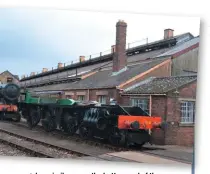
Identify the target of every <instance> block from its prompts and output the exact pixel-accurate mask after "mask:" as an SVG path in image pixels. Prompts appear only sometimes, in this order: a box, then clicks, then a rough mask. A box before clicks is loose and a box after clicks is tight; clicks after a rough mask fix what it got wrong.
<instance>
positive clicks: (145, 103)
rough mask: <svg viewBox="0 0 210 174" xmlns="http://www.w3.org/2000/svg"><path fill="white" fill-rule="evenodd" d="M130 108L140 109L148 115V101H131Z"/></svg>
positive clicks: (137, 99) (134, 99)
mask: <svg viewBox="0 0 210 174" xmlns="http://www.w3.org/2000/svg"><path fill="white" fill-rule="evenodd" d="M131 106H137V107H140V108H141V109H142V110H143V111H145V112H147V113H149V99H139V98H133V99H131Z"/></svg>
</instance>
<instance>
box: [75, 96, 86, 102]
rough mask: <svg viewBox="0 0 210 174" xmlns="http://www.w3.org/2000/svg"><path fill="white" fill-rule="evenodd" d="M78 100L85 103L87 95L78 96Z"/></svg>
mask: <svg viewBox="0 0 210 174" xmlns="http://www.w3.org/2000/svg"><path fill="white" fill-rule="evenodd" d="M80 97H82V98H83V100H80ZM77 100H79V101H85V95H78V96H77Z"/></svg>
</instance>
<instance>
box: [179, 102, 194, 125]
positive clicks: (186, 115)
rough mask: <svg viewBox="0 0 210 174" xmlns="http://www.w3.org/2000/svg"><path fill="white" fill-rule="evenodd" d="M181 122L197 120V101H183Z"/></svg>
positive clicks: (191, 122) (186, 122) (192, 122)
mask: <svg viewBox="0 0 210 174" xmlns="http://www.w3.org/2000/svg"><path fill="white" fill-rule="evenodd" d="M180 110H181V114H180V117H181V118H180V120H181V121H180V122H181V124H194V122H195V101H181V106H180Z"/></svg>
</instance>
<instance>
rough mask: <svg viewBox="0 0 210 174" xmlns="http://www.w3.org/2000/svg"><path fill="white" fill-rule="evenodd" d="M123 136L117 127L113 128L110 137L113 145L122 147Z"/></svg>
mask: <svg viewBox="0 0 210 174" xmlns="http://www.w3.org/2000/svg"><path fill="white" fill-rule="evenodd" d="M122 138H123V137H122V134H121V132H120V130H119V129H118V128H117V127H114V128H112V130H111V132H110V135H109V142H110V143H111V144H112V145H115V146H119V145H121V140H122Z"/></svg>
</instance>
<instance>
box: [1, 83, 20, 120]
mask: <svg viewBox="0 0 210 174" xmlns="http://www.w3.org/2000/svg"><path fill="white" fill-rule="evenodd" d="M19 96H20V87H19V86H18V85H16V84H14V83H8V84H0V119H1V120H13V121H15V122H19V121H20V119H21V115H20V113H19V110H18V98H19Z"/></svg>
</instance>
